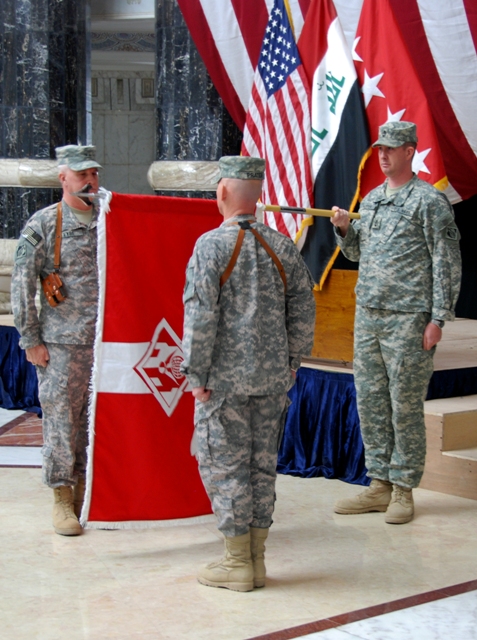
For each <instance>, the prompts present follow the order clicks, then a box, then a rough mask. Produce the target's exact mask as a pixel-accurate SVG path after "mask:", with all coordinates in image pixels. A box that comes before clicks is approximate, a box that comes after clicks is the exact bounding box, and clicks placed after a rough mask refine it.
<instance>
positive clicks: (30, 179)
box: [0, 158, 60, 189]
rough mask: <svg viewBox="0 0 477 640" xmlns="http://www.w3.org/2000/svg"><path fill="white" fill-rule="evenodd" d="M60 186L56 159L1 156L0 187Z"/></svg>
mask: <svg viewBox="0 0 477 640" xmlns="http://www.w3.org/2000/svg"><path fill="white" fill-rule="evenodd" d="M59 186H60V181H59V178H58V163H57V162H56V160H33V159H31V158H21V159H7V158H0V187H42V188H53V189H56V188H58V187H59Z"/></svg>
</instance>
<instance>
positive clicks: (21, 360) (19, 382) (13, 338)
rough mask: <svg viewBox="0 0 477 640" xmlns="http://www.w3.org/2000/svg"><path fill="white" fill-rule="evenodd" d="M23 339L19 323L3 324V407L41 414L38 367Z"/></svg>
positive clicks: (0, 395)
mask: <svg viewBox="0 0 477 640" xmlns="http://www.w3.org/2000/svg"><path fill="white" fill-rule="evenodd" d="M19 340H20V335H19V333H18V331H17V330H16V329H15V327H3V326H2V327H0V407H3V409H24V410H25V411H31V412H32V413H38V414H39V415H41V408H40V400H39V398H38V381H37V377H36V370H35V367H34V366H33V365H32V364H31V363H30V362H28V361H27V359H26V357H25V352H24V350H23V349H21V348H20V346H19V344H18V342H19Z"/></svg>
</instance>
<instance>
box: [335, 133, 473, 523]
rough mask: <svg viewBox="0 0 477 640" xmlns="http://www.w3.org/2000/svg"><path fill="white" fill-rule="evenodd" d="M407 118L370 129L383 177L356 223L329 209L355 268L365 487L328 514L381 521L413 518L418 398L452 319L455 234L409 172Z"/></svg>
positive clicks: (420, 448) (457, 270)
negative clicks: (380, 514)
mask: <svg viewBox="0 0 477 640" xmlns="http://www.w3.org/2000/svg"><path fill="white" fill-rule="evenodd" d="M416 144H417V135H416V126H415V124H413V123H411V122H389V123H386V124H384V125H382V126H381V127H380V129H379V138H378V140H377V141H376V142H375V143H374V144H373V146H374V147H378V153H379V161H380V165H381V169H382V171H383V173H384V174H385V175H386V176H387V180H386V181H385V182H384V184H383V185H381V186H380V187H377V188H376V189H374V190H373V191H371V192H370V193H369V194H368V195H367V196H366V197H365V198H364V199H363V201H362V203H361V206H360V215H361V219H360V220H357V221H355V222H353V223H352V224H350V221H349V217H348V213H347V212H346V211H343V210H342V209H339V208H338V207H334V211H335V215H334V216H333V218H332V219H331V222H332V223H333V224H334V225H335V231H336V237H337V241H338V244H339V245H340V247H341V249H342V251H343V253H344V255H345V256H346V257H347V258H349V259H350V260H354V261H358V260H359V262H360V265H359V277H358V283H357V286H356V318H355V344H354V377H355V384H356V391H357V402H358V413H359V418H360V424H361V433H362V436H363V442H364V446H365V456H366V466H367V468H368V476H369V477H370V478H372V481H371V484H370V486H369V487H368V488H367V489H366V490H365V491H364V492H362V493H361V494H359V495H358V496H356V497H354V498H349V499H343V500H339V501H338V502H337V503H336V505H335V511H336V513H343V514H352V513H367V512H369V511H385V512H386V514H385V521H386V522H387V523H390V524H403V523H406V522H409V521H410V520H411V519H412V517H413V514H414V503H413V497H412V488H413V487H417V486H418V485H419V482H420V480H421V477H422V474H423V471H424V462H425V456H426V431H425V424H424V405H423V403H424V399H425V396H426V392H427V387H428V384H429V379H430V377H431V375H432V371H433V356H434V352H435V349H436V344H437V343H438V342H439V340H440V339H441V337H442V327H443V326H444V322H445V321H446V320H453V319H454V308H455V304H456V302H457V296H458V293H459V288H460V277H461V262H460V251H459V238H460V236H459V232H458V230H457V227H456V225H455V221H454V215H453V211H452V207H451V205H450V203H449V201H448V200H447V198H446V196H445V195H444V194H443V193H441V192H439V191H437V189H435V188H434V187H432V186H430V185H429V184H427V183H426V182H423V181H422V180H419V178H418V177H417V176H416V175H415V174H413V172H412V158H413V155H414V152H415V148H416Z"/></svg>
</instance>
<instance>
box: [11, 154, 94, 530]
mask: <svg viewBox="0 0 477 640" xmlns="http://www.w3.org/2000/svg"><path fill="white" fill-rule="evenodd" d="M94 152H95V148H94V147H90V146H86V147H83V146H77V145H68V146H66V147H59V148H57V149H56V156H57V159H58V174H59V178H60V181H61V185H62V188H63V199H62V201H61V202H60V203H58V204H54V205H51V206H49V207H47V208H46V209H42V210H41V211H37V212H36V213H35V214H34V215H33V216H32V217H31V218H30V219H29V220H28V222H27V224H26V226H25V228H24V229H23V231H22V234H21V236H20V240H19V242H18V247H17V251H16V255H15V267H14V271H13V276H12V308H13V314H14V318H15V326H16V328H17V329H18V331H19V333H20V337H21V340H20V346H21V347H22V348H23V349H25V352H26V358H27V360H28V361H29V362H31V363H32V364H34V365H35V367H36V371H37V375H38V386H39V397H40V403H41V408H42V412H43V448H42V455H43V465H42V468H43V481H44V483H45V484H46V485H48V486H49V487H51V488H52V489H53V492H54V507H53V527H54V529H55V531H56V533H58V534H60V535H65V536H75V535H79V534H81V533H82V527H81V525H80V523H79V521H78V516H79V514H80V512H81V507H82V504H83V498H84V487H85V473H86V447H87V442H88V434H87V409H88V399H89V381H90V375H91V368H92V363H93V343H94V337H95V327H96V315H97V298H98V274H97V263H96V251H97V245H96V226H97V214H98V212H97V209H96V207H95V206H93V204H92V202H91V200H90V198H88V193H92V192H94V193H95V192H97V191H98V186H99V183H98V168H100V165H99V164H98V163H97V162H96V161H95V154H94ZM80 192H82V193H84V195H80V196H77V195H74V194H75V193H80ZM57 229H58V231H57ZM57 236H58V238H59V242H57V240H56V237H57ZM55 250H56V255H55ZM38 278H40V280H41V281H42V287H41V288H40V304H41V310H40V313H39V314H38V312H37V308H36V305H35V296H36V292H37V283H38Z"/></svg>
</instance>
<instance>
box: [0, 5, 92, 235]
mask: <svg viewBox="0 0 477 640" xmlns="http://www.w3.org/2000/svg"><path fill="white" fill-rule="evenodd" d="M89 2H90V0H0V156H1V157H5V158H19V157H31V158H54V149H55V147H57V146H61V145H63V144H68V143H77V142H81V141H82V142H84V143H86V141H87V137H88V123H89V121H90V118H89V120H88V114H89V112H88V102H87V98H88V92H87V83H86V79H87V73H86V69H87V65H88V58H89V48H88V38H87V35H88V34H87V23H86V15H87V6H88V4H89ZM89 127H90V124H89ZM42 194H43V195H42ZM44 194H46V195H44ZM42 198H43V199H44V200H45V204H46V200H47V199H48V198H51V192H50V191H46V192H45V191H44V190H42V189H39V190H37V189H34V190H29V191H25V190H22V189H19V188H17V189H16V188H10V189H9V190H7V191H5V190H4V189H3V190H2V197H1V201H0V224H1V225H2V233H3V234H4V237H8V235H7V236H5V234H10V233H13V234H14V235H13V236H12V237H16V236H17V235H18V232H19V229H20V228H21V223H22V222H23V221H24V219H25V216H26V215H27V213H26V212H27V211H30V210H35V209H36V208H38V207H37V202H36V201H37V200H38V201H41V200H42ZM16 218H18V221H19V222H18V224H17V223H15V219H16Z"/></svg>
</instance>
